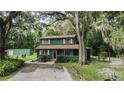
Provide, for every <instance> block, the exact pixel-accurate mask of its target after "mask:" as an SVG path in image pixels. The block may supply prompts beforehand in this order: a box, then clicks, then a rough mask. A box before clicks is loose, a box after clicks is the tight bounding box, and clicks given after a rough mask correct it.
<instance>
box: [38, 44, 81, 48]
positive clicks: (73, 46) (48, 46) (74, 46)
mask: <svg viewBox="0 0 124 93" xmlns="http://www.w3.org/2000/svg"><path fill="white" fill-rule="evenodd" d="M36 49H79V45H77V44H75V45H40V46H38V47H36Z"/></svg>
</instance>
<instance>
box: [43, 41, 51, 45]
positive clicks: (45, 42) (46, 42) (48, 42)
mask: <svg viewBox="0 0 124 93" xmlns="http://www.w3.org/2000/svg"><path fill="white" fill-rule="evenodd" d="M42 44H44V45H46V44H50V40H42Z"/></svg>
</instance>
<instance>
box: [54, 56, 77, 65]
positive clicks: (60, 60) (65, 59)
mask: <svg viewBox="0 0 124 93" xmlns="http://www.w3.org/2000/svg"><path fill="white" fill-rule="evenodd" d="M64 62H78V57H77V56H57V59H56V63H64Z"/></svg>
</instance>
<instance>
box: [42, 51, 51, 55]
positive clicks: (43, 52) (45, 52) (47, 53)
mask: <svg viewBox="0 0 124 93" xmlns="http://www.w3.org/2000/svg"><path fill="white" fill-rule="evenodd" d="M40 55H49V50H40Z"/></svg>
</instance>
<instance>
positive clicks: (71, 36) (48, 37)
mask: <svg viewBox="0 0 124 93" xmlns="http://www.w3.org/2000/svg"><path fill="white" fill-rule="evenodd" d="M75 37H76V35H62V36H42V37H41V39H56V38H75Z"/></svg>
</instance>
